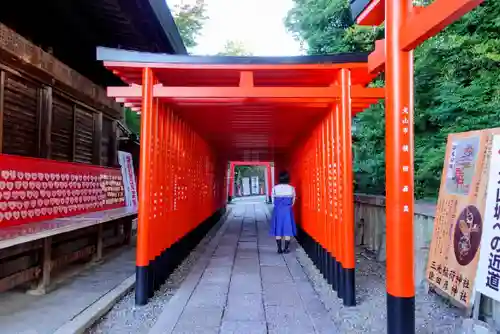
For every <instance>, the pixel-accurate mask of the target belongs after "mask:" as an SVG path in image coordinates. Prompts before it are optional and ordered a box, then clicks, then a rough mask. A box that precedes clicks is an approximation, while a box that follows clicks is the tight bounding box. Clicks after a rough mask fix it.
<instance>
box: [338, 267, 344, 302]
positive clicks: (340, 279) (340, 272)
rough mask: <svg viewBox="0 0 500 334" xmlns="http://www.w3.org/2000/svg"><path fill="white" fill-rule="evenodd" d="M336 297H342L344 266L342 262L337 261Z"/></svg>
mask: <svg viewBox="0 0 500 334" xmlns="http://www.w3.org/2000/svg"><path fill="white" fill-rule="evenodd" d="M337 264H338V265H337V278H338V282H337V297H339V298H344V268H342V263H340V262H337Z"/></svg>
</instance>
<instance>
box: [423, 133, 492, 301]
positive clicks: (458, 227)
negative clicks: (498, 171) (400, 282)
mask: <svg viewBox="0 0 500 334" xmlns="http://www.w3.org/2000/svg"><path fill="white" fill-rule="evenodd" d="M493 134H500V128H495V129H488V130H482V131H472V132H466V133H458V134H451V135H449V136H448V143H447V146H446V155H445V164H444V168H443V174H442V176H441V187H440V190H439V199H438V203H437V209H436V218H435V220H434V231H433V235H432V241H431V245H430V250H429V259H428V264H427V280H428V281H429V283H430V284H431V285H432V286H433V287H434V288H436V289H438V290H440V292H442V293H444V294H446V295H447V296H449V297H450V298H451V299H452V300H454V301H455V304H459V305H461V306H464V307H468V306H469V304H470V302H471V295H472V290H473V287H474V280H475V276H476V271H477V265H478V260H479V249H480V243H481V236H482V230H483V217H484V210H485V201H486V187H487V182H488V170H489V158H490V156H491V145H492V135H493Z"/></svg>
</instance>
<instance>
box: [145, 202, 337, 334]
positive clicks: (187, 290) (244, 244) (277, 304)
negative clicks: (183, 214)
mask: <svg viewBox="0 0 500 334" xmlns="http://www.w3.org/2000/svg"><path fill="white" fill-rule="evenodd" d="M268 219H269V213H268V210H267V208H266V206H265V204H255V203H252V204H250V203H244V202H242V203H239V204H237V205H235V206H233V207H232V211H231V214H230V216H229V218H228V220H227V222H226V224H225V225H224V226H223V227H222V228H221V230H220V231H219V234H218V236H216V237H215V238H214V239H213V240H212V243H213V244H212V245H211V247H210V246H209V247H207V250H206V253H205V254H204V258H201V259H200V260H199V261H198V263H197V264H196V265H195V268H193V270H192V272H191V273H190V275H189V276H188V277H187V278H186V280H185V281H184V283H183V285H182V286H181V288H180V289H179V291H178V292H177V294H176V296H174V298H172V299H171V300H170V302H169V303H168V304H167V305H166V306H165V308H164V310H163V312H162V314H161V315H160V317H159V318H158V321H157V323H156V324H155V326H154V327H153V328H152V330H151V332H150V333H175V334H181V333H185V334H187V333H190V334H196V333H205V334H211V333H217V334H218V333H221V334H229V333H239V334H261V333H273V334H288V333H289V334H294V333H297V334H299V333H300V334H308V333H337V331H336V329H335V325H334V323H333V321H332V319H330V316H329V314H328V312H327V311H326V309H325V307H324V306H323V304H322V303H321V301H320V300H319V298H318V296H317V295H316V292H315V291H314V289H313V287H312V286H311V283H310V281H309V280H308V278H307V276H306V274H305V273H304V271H303V269H302V267H301V265H300V264H299V262H298V261H297V259H296V257H295V254H294V253H293V252H292V253H290V254H286V255H279V254H276V244H275V241H274V240H273V239H272V238H271V237H269V236H268Z"/></svg>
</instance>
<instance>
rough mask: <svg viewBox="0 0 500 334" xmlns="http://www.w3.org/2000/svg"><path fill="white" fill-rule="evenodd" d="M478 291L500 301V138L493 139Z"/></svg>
mask: <svg viewBox="0 0 500 334" xmlns="http://www.w3.org/2000/svg"><path fill="white" fill-rule="evenodd" d="M490 154H491V161H490V170H489V177H488V186H487V195H486V208H485V217H484V230H483V241H482V244H481V253H480V259H479V269H478V277H477V280H478V281H477V290H478V291H479V292H481V293H482V294H484V295H486V296H488V297H490V298H493V299H495V300H497V301H498V300H500V136H498V135H497V136H494V137H493V148H492V150H491V153H490Z"/></svg>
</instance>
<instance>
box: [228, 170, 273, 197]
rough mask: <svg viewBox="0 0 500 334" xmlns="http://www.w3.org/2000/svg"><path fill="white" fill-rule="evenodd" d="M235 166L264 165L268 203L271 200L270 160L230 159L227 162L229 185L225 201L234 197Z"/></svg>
mask: <svg viewBox="0 0 500 334" xmlns="http://www.w3.org/2000/svg"><path fill="white" fill-rule="evenodd" d="M236 166H264V167H266V175H267V184H266V191H267V196H268V198H267V201H268V202H269V203H271V202H272V199H271V190H272V187H273V184H272V178H271V163H270V162H259V161H231V162H230V163H229V187H228V196H227V201H228V202H231V201H232V199H233V197H234V171H235V167H236Z"/></svg>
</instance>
